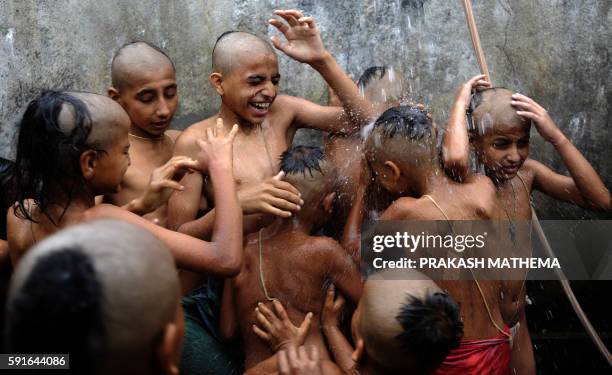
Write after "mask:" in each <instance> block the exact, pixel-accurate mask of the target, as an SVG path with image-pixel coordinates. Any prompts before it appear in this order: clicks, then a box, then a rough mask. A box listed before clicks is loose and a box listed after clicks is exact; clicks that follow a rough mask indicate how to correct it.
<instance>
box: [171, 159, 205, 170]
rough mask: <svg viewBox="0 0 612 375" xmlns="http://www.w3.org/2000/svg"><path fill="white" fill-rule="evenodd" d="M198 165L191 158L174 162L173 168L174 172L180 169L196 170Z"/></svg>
mask: <svg viewBox="0 0 612 375" xmlns="http://www.w3.org/2000/svg"><path fill="white" fill-rule="evenodd" d="M198 165H199V164H198V162H197V161H196V160H193V159H192V158H185V159H181V160H176V161H174V163H173V167H174V170H175V171H178V170H181V169H197V168H198Z"/></svg>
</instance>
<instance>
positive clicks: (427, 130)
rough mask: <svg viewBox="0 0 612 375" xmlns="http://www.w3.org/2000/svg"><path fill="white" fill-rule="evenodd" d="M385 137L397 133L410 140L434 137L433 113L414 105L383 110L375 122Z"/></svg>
mask: <svg viewBox="0 0 612 375" xmlns="http://www.w3.org/2000/svg"><path fill="white" fill-rule="evenodd" d="M374 130H379V131H380V132H381V134H382V136H383V138H385V139H389V138H393V137H395V136H396V135H397V136H400V137H403V138H405V139H410V140H415V141H416V140H420V139H423V138H427V137H433V134H432V120H431V115H430V114H429V113H428V112H427V111H425V109H423V108H420V106H414V105H400V106H397V107H392V108H389V109H388V110H386V111H385V112H383V114H382V115H380V117H379V118H378V119H377V120H376V122H375V123H374Z"/></svg>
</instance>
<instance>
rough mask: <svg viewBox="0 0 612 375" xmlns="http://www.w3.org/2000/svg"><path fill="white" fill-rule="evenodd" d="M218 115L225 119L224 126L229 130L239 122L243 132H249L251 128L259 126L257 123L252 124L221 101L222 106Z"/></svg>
mask: <svg viewBox="0 0 612 375" xmlns="http://www.w3.org/2000/svg"><path fill="white" fill-rule="evenodd" d="M217 116H219V117H220V118H221V119H223V126H224V127H225V130H226V131H228V132H229V131H230V130H231V128H232V127H233V126H234V124H238V126H239V127H240V130H241V131H243V132H248V131H250V130H251V129H253V128H255V127H257V124H251V123H250V122H247V121H245V120H244V119H243V118H241V117H240V116H238V115H237V114H236V113H235V112H234V111H232V110H231V109H230V108H228V107H227V106H226V105H225V104H224V103H221V108H220V109H219V113H218V115H217Z"/></svg>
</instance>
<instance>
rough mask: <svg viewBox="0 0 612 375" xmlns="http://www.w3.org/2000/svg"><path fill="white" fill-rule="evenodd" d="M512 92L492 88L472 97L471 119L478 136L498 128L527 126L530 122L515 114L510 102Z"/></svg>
mask: <svg viewBox="0 0 612 375" xmlns="http://www.w3.org/2000/svg"><path fill="white" fill-rule="evenodd" d="M512 94H513V92H512V91H510V90H508V89H504V88H493V89H488V90H484V91H480V92H477V93H476V94H475V95H474V99H473V103H472V105H473V106H474V112H473V113H472V118H473V121H474V127H475V129H476V130H477V131H478V134H484V133H485V132H487V131H490V130H493V128H494V127H499V126H521V127H522V126H529V124H530V122H529V121H528V120H526V119H524V118H522V117H521V116H519V115H517V114H516V108H514V107H513V106H512V105H511V104H510V102H511V101H512Z"/></svg>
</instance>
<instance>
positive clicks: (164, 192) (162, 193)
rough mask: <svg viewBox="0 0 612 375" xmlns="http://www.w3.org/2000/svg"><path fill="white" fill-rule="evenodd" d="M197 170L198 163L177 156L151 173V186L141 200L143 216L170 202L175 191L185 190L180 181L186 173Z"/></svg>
mask: <svg viewBox="0 0 612 375" xmlns="http://www.w3.org/2000/svg"><path fill="white" fill-rule="evenodd" d="M197 169H198V162H197V161H195V160H193V159H191V158H189V157H186V156H175V157H173V158H172V159H170V160H168V161H167V162H166V164H164V165H162V166H161V167H159V168H156V169H155V170H154V171H153V172H152V173H151V180H150V181H149V185H148V186H147V189H146V190H145V192H144V194H143V195H142V197H141V198H140V205H141V207H142V211H143V213H142V214H144V213H149V212H151V211H154V210H156V209H157V208H158V207H160V206H161V205H163V204H165V203H166V202H168V199H169V198H170V195H171V194H172V192H174V191H175V190H183V186H182V185H181V184H180V183H179V182H178V181H180V180H181V179H182V178H183V176H184V175H185V174H186V173H191V172H192V171H193V170H197Z"/></svg>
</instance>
